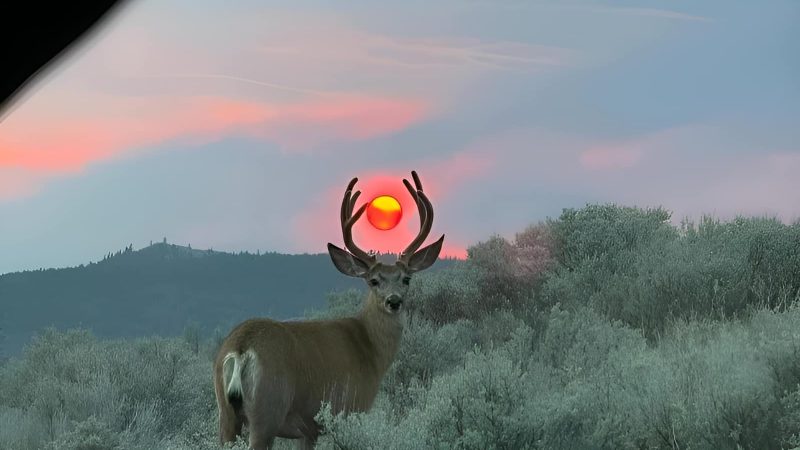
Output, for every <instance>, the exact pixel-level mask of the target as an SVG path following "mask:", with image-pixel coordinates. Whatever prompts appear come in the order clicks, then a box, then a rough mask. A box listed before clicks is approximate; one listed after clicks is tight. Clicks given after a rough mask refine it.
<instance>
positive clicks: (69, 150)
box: [0, 97, 426, 173]
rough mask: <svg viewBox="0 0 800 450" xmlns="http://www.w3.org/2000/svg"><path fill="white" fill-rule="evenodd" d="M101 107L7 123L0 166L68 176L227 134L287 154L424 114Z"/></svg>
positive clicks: (211, 100) (204, 100)
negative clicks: (179, 142)
mask: <svg viewBox="0 0 800 450" xmlns="http://www.w3.org/2000/svg"><path fill="white" fill-rule="evenodd" d="M103 101H104V102H105V104H104V105H103V106H102V107H100V106H97V105H95V111H92V112H88V113H83V114H82V113H80V112H79V110H78V111H75V113H74V117H67V116H63V117H58V118H51V119H50V120H48V121H39V120H38V118H37V114H36V112H35V111H33V112H30V113H28V114H25V113H24V111H21V112H20V114H19V115H15V116H12V117H10V118H9V119H8V120H7V121H5V122H3V123H2V124H0V132H1V133H0V168H23V169H27V170H33V171H41V172H48V173H69V172H74V171H78V170H81V169H83V168H84V167H85V166H86V165H88V164H91V163H93V162H97V161H102V160H106V159H109V158H113V157H116V156H118V155H120V154H124V153H130V152H132V151H134V150H135V149H137V148H142V147H146V146H149V145H154V144H159V143H163V142H166V141H170V140H173V139H185V140H191V141H192V142H203V141H209V140H215V139H219V138H220V137H222V136H224V135H228V134H249V135H256V136H261V137H263V138H265V139H270V140H273V141H276V142H278V143H279V144H283V145H285V146H287V147H288V148H293V147H296V146H305V147H308V146H313V145H314V144H317V143H319V142H325V141H329V140H345V141H346V140H362V139H369V138H373V137H376V136H380V135H383V134H387V133H392V132H396V131H399V130H402V129H404V128H406V127H408V126H410V125H411V124H413V123H415V122H417V121H419V120H421V119H422V118H423V117H424V115H425V113H426V107H425V104H424V103H423V102H421V101H416V100H409V99H393V98H369V97H336V98H324V99H314V100H310V101H304V102H296V103H287V104H265V103H258V102H251V101H242V100H236V99H228V98H219V97H187V98H182V97H178V98H170V97H157V98H145V99H135V98H125V97H115V98H107V99H104V100H103ZM45 130H46V131H45Z"/></svg>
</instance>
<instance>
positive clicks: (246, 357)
mask: <svg viewBox="0 0 800 450" xmlns="http://www.w3.org/2000/svg"><path fill="white" fill-rule="evenodd" d="M255 358H256V354H255V352H254V351H253V350H247V351H246V352H244V353H243V354H239V353H234V352H231V353H228V354H227V355H225V358H223V360H222V375H223V378H222V379H223V380H224V382H225V394H226V395H227V397H228V398H236V397H239V398H244V397H245V395H244V393H245V389H244V387H243V386H242V372H244V371H245V370H246V371H247V372H249V374H250V377H251V379H250V380H247V381H248V382H249V383H248V384H249V385H250V386H248V387H249V390H252V389H253V388H254V387H255V383H256V377H257V373H256V372H257V370H255V369H256V368H255V367H254V366H253V365H252V364H248V363H249V362H250V361H251V360H255Z"/></svg>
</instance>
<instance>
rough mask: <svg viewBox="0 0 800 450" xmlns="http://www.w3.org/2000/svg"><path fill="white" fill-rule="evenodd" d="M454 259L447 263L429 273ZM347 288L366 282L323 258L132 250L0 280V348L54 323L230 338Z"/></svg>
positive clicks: (15, 349)
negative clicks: (250, 324)
mask: <svg viewBox="0 0 800 450" xmlns="http://www.w3.org/2000/svg"><path fill="white" fill-rule="evenodd" d="M395 257H396V256H395V255H381V256H380V258H381V259H386V260H393V259H394V258H395ZM452 263H453V260H448V259H442V260H440V261H439V262H437V263H436V264H434V266H433V267H432V270H438V269H441V268H443V267H446V266H448V265H450V264H452ZM347 288H358V289H364V288H365V285H364V282H363V281H362V280H360V279H356V278H350V277H347V276H344V275H342V274H340V273H339V272H338V271H337V270H336V268H335V267H334V266H333V264H332V263H331V260H330V257H329V256H328V255H327V254H302V255H287V254H279V253H264V254H253V253H247V252H243V253H238V254H233V253H225V252H218V251H211V250H197V249H192V248H191V247H184V246H180V245H174V244H168V243H166V242H160V243H157V244H152V245H150V246H148V247H145V248H143V249H140V250H133V248H132V246H131V247H128V248H126V249H125V250H124V251H119V252H117V253H115V254H109V255H107V256H106V257H105V258H104V259H103V260H101V261H99V262H96V263H89V264H88V265H80V266H78V267H71V268H63V269H46V270H34V271H25V272H16V273H8V274H4V275H0V305H2V310H1V311H0V328H2V334H3V341H4V342H2V343H0V344H1V345H2V347H3V348H4V352H5V353H6V354H7V355H13V354H17V353H19V352H20V351H21V349H22V347H23V345H24V344H25V343H27V342H28V341H29V340H30V338H31V337H32V336H33V335H34V334H35V333H36V332H37V331H39V330H41V329H43V328H45V327H48V326H55V327H56V328H59V329H66V328H71V327H78V326H80V327H85V328H89V329H91V330H93V332H94V333H95V334H96V335H98V336H103V337H133V336H145V335H153V334H158V335H165V336H170V335H178V334H180V333H182V332H183V329H184V327H185V326H186V325H188V324H190V323H196V324H197V325H199V326H200V328H201V329H204V330H207V331H208V330H212V329H214V328H215V327H217V326H219V327H221V329H222V330H223V332H227V331H228V329H229V328H230V327H231V326H232V325H234V324H235V323H237V322H239V321H241V320H244V319H246V318H248V317H254V316H269V317H273V318H276V319H289V318H294V317H300V316H302V315H303V314H304V312H305V311H308V310H310V309H313V308H319V307H322V306H324V305H325V303H326V295H327V293H329V292H331V291H336V290H342V289H347Z"/></svg>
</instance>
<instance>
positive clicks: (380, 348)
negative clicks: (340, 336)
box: [358, 293, 403, 374]
mask: <svg viewBox="0 0 800 450" xmlns="http://www.w3.org/2000/svg"><path fill="white" fill-rule="evenodd" d="M381 305H382V301H381V300H379V299H377V298H375V296H374V295H373V294H372V293H370V294H369V297H368V298H367V301H366V303H365V304H364V308H363V309H362V310H361V312H360V313H359V314H358V320H360V321H361V323H363V325H364V328H365V329H366V330H367V335H368V336H369V339H370V342H371V343H372V345H373V347H374V348H375V350H376V352H375V365H376V367H377V368H378V370H379V371H380V373H381V374H383V373H385V372H386V370H388V369H389V366H390V365H391V364H392V361H394V357H395V354H397V349H398V347H399V346H400V337H401V336H402V334H403V324H402V322H401V321H400V315H399V314H387V313H386V311H385V310H383V308H382V306H381Z"/></svg>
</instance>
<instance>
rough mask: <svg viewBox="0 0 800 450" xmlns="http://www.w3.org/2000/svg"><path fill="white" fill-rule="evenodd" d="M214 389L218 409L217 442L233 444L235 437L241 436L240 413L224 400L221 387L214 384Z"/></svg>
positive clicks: (241, 423)
mask: <svg viewBox="0 0 800 450" xmlns="http://www.w3.org/2000/svg"><path fill="white" fill-rule="evenodd" d="M215 381H216V380H215ZM214 388H215V391H216V396H217V408H218V409H219V442H220V444H222V445H224V444H225V443H226V442H234V441H235V440H236V436H238V435H240V434H242V425H243V422H242V417H241V414H240V413H241V411H237V410H236V409H235V408H234V407H233V405H231V404H230V403H229V402H228V400H227V399H226V398H225V394H223V388H222V385H221V384H220V383H219V382H215V383H214Z"/></svg>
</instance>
